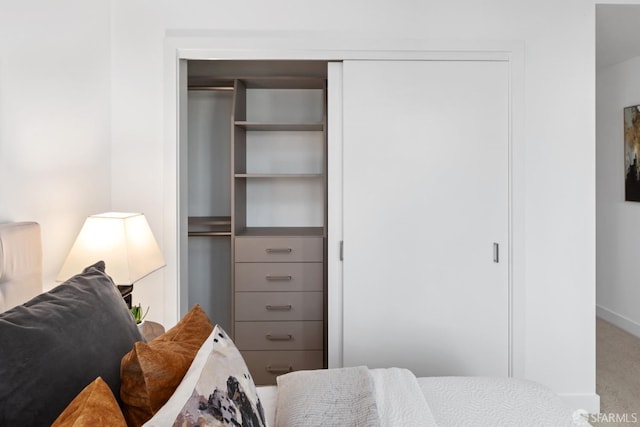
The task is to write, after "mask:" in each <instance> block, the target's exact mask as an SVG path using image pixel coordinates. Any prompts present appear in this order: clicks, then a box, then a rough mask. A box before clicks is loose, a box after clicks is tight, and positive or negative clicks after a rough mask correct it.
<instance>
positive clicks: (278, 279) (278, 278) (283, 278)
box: [265, 276, 292, 282]
mask: <svg viewBox="0 0 640 427" xmlns="http://www.w3.org/2000/svg"><path fill="white" fill-rule="evenodd" d="M265 279H267V281H268V282H290V281H291V279H292V277H291V276H266V277H265Z"/></svg>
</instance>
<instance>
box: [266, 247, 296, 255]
mask: <svg viewBox="0 0 640 427" xmlns="http://www.w3.org/2000/svg"><path fill="white" fill-rule="evenodd" d="M265 251H266V252H267V253H268V254H290V253H291V252H293V249H291V248H267V249H265Z"/></svg>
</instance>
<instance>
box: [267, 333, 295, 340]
mask: <svg viewBox="0 0 640 427" xmlns="http://www.w3.org/2000/svg"><path fill="white" fill-rule="evenodd" d="M267 339H268V340H269V341H291V340H293V335H291V334H267Z"/></svg>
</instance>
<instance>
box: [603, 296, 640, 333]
mask: <svg viewBox="0 0 640 427" xmlns="http://www.w3.org/2000/svg"><path fill="white" fill-rule="evenodd" d="M596 316H598V317H600V318H601V319H604V320H606V321H607V322H609V323H611V324H613V325H615V326H617V327H618V328H620V329H622V330H624V331H627V332H629V333H630V334H631V335H635V336H636V337H638V338H640V323H638V322H636V321H635V320H632V319H629V318H628V317H626V316H623V315H622V314H619V313H616V312H615V311H612V310H609V309H608V308H604V307H602V306H601V305H598V304H596Z"/></svg>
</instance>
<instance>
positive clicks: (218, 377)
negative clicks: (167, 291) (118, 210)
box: [0, 222, 589, 427]
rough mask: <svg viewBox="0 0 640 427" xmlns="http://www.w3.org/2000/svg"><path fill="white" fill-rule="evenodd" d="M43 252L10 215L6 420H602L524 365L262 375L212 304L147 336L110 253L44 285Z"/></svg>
mask: <svg viewBox="0 0 640 427" xmlns="http://www.w3.org/2000/svg"><path fill="white" fill-rule="evenodd" d="M41 261H42V255H41V242H40V228H39V225H38V224H37V223H34V222H22V223H9V224H0V311H2V313H0V340H2V344H3V345H2V346H0V425H16V424H24V425H52V424H53V425H56V426H63V425H73V426H83V425H87V426H88V425H110V426H118V425H135V426H138V425H145V426H171V425H180V426H195V425H202V426H205V425H212V426H215V425H220V426H223V425H232V426H267V425H268V426H280V425H282V426H289V425H291V426H328V425H335V426H338V425H340V426H342V425H354V426H421V427H427V426H432V425H433V426H436V425H438V426H578V425H589V424H588V423H587V419H588V417H587V416H586V414H583V413H580V412H579V411H572V410H570V409H569V408H567V407H565V406H564V404H563V402H562V400H561V399H560V398H559V397H558V396H557V395H555V394H554V393H553V392H552V391H551V390H549V389H548V388H546V387H544V386H542V385H540V384H536V383H533V382H530V381H526V380H520V379H515V378H490V377H425V378H416V377H415V376H414V375H413V374H412V373H411V372H409V371H408V370H406V369H402V368H398V367H390V368H388V369H368V368H367V367H365V366H356V367H345V368H340V369H328V370H316V371H300V372H292V373H289V374H285V375H282V376H280V377H278V379H277V386H263V387H256V386H255V385H254V384H253V380H252V378H251V374H250V373H249V372H248V370H247V368H246V365H245V364H244V360H243V359H242V356H241V355H240V353H239V352H238V350H237V348H236V347H235V345H234V344H233V340H232V338H231V337H229V336H228V335H227V334H226V332H225V331H224V330H222V328H220V327H219V326H218V325H212V324H211V322H210V321H209V320H208V318H207V317H206V314H204V312H203V311H202V310H201V309H200V308H199V306H197V305H196V306H194V307H193V309H192V310H191V311H190V312H189V313H188V314H187V315H186V316H185V317H184V318H183V319H181V320H180V321H179V322H178V324H177V325H175V326H174V327H173V328H171V329H169V330H168V331H167V332H166V333H165V334H163V335H161V336H160V337H158V338H156V339H154V340H152V341H150V342H145V341H144V338H143V337H142V336H141V335H140V332H139V330H138V328H137V327H136V325H135V322H134V321H133V319H132V317H131V314H130V312H129V311H128V308H127V307H126V305H125V303H124V301H123V300H122V298H121V297H120V294H119V292H118V291H117V289H116V288H115V286H113V282H111V281H110V279H109V277H108V275H106V273H105V265H104V263H102V262H97V263H96V264H94V265H92V266H87V268H86V269H85V270H84V271H83V272H82V273H80V274H78V275H77V276H74V277H73V278H70V279H69V280H68V281H67V282H65V283H63V284H61V285H59V286H57V287H56V288H54V289H52V290H51V291H49V292H45V293H43V292H42V291H41V289H42V283H41V282H42V267H41Z"/></svg>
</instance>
